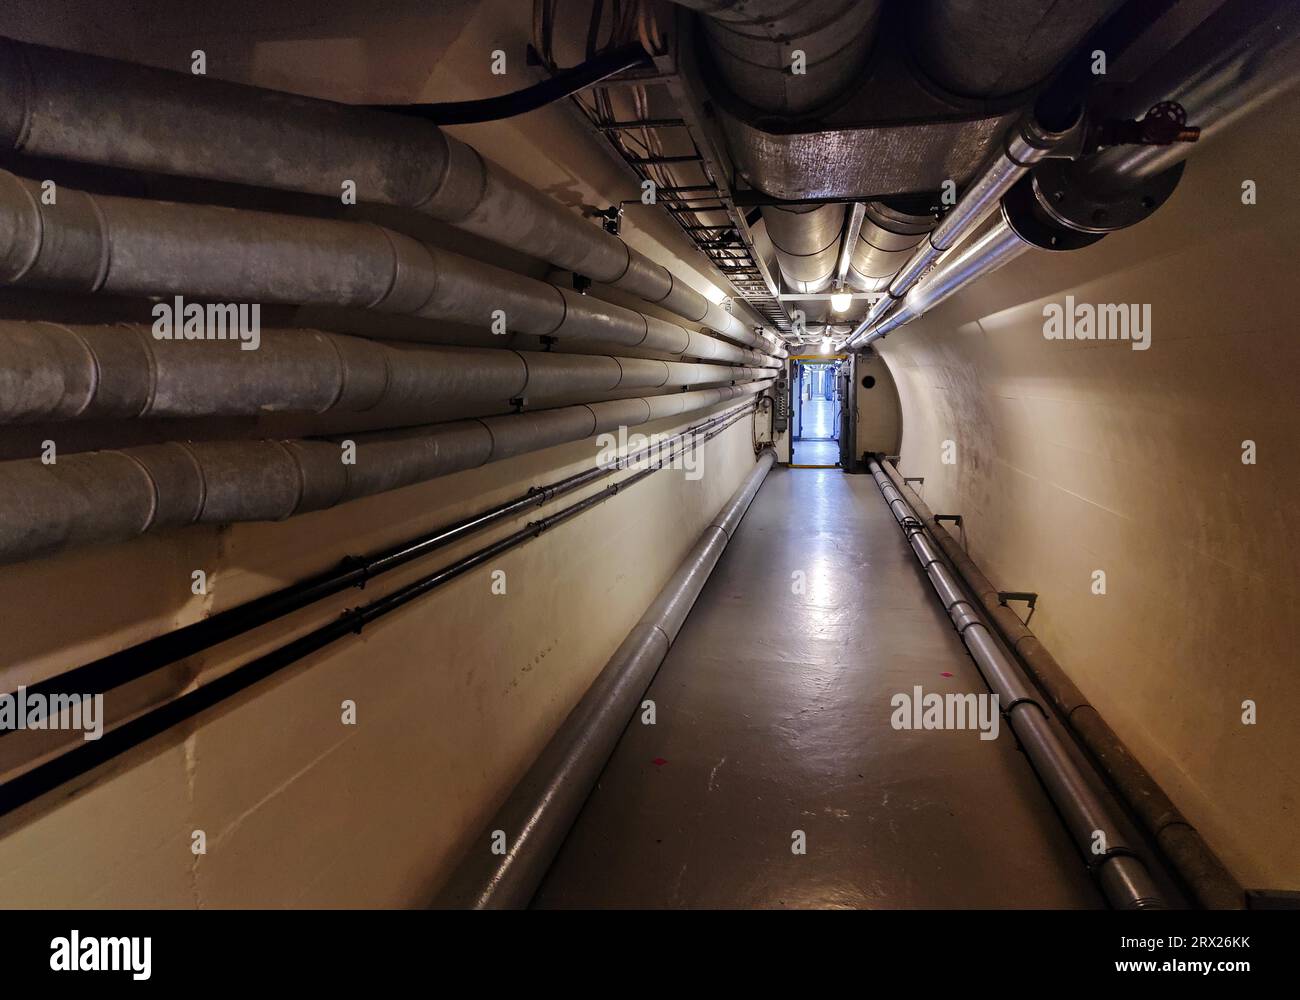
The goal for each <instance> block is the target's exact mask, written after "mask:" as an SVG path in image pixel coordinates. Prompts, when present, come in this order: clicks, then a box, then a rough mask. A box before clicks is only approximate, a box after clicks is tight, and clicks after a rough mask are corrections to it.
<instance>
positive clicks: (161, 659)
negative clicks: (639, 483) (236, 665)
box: [0, 402, 755, 739]
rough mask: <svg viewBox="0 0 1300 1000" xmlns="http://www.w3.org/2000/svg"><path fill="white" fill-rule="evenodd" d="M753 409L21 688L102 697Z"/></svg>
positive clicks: (745, 407)
mask: <svg viewBox="0 0 1300 1000" xmlns="http://www.w3.org/2000/svg"><path fill="white" fill-rule="evenodd" d="M754 406H755V404H754V403H753V402H745V403H743V404H741V405H740V406H737V407H733V408H732V409H729V410H724V411H723V412H722V413H719V414H718V415H717V416H714V417H710V418H709V419H707V420H703V421H701V422H699V423H698V424H693V425H692V426H690V427H688V428H686V429H685V430H683V431H681V432H679V433H677V434H674V435H673V436H672V437H670V438H667V439H665V440H664V441H662V442H660V443H658V444H655V445H647V446H646V447H644V448H640V449H637V450H636V451H633V452H629V453H628V454H626V455H624V456H623V457H622V458H620V459H619V461H618V463H617V465H616V466H611V467H608V468H606V467H602V466H600V465H594V466H592V467H591V468H590V469H586V470H584V471H583V472H576V473H574V474H573V475H571V476H566V477H565V478H563V479H560V480H557V481H555V482H551V483H545V484H542V485H540V486H533V487H531V488H530V489H529V490H528V491H527V492H526V493H522V494H520V495H519V496H516V497H513V498H512V499H510V500H506V501H504V502H502V503H499V504H496V505H495V506H493V507H489V508H488V509H486V510H483V511H480V512H478V513H477V514H471V515H470V516H469V517H465V518H462V519H460V520H459V521H454V522H452V523H451V524H446V525H443V526H441V527H439V528H435V529H433V530H432V531H428V532H425V533H423V534H421V535H418V536H416V537H414V538H408V539H406V540H405V541H403V542H400V543H399V544H397V545H394V546H390V547H389V548H386V549H383V550H381V551H379V552H374V553H371V554H369V555H365V556H348V557H347V558H345V559H344V560H343V561H342V562H341V563H340V565H338V566H337V567H335V568H334V569H331V570H326V571H325V572H323V573H318V574H316V575H315V576H312V577H309V578H308V579H306V580H301V581H299V582H298V583H294V584H290V585H289V586H287V587H281V588H280V589H279V590H273V591H271V592H270V593H268V594H264V595H262V596H261V597H257V598H254V599H253V600H251V601H245V602H244V603H243V604H239V605H236V606H235V607H233V608H227V609H226V610H225V611H219V612H217V613H216V614H213V615H209V616H208V617H206V618H201V619H200V620H198V621H196V622H192V623H190V624H189V625H184V626H181V627H180V628H176V629H172V630H171V631H169V632H164V633H162V634H161V635H157V636H154V637H153V638H152V639H145V640H144V641H142V642H138V643H136V644H135V645H133V646H128V647H127V648H126V649H122V650H118V651H117V652H115V653H109V654H108V655H107V656H102V657H100V658H99V659H98V660H92V661H91V662H89V663H85V664H82V665H81V666H79V667H74V668H73V669H71V670H65V671H63V672H62V673H59V674H55V675H54V676H52V677H48V678H46V679H44V680H40V681H35V682H33V683H31V684H28V685H27V692H28V694H31V695H42V696H47V697H48V696H50V695H54V694H58V693H61V692H66V691H78V692H81V693H83V694H103V693H105V692H107V691H111V690H113V689H114V688H117V687H121V686H122V685H123V684H127V683H129V682H130V681H133V680H138V679H139V678H141V677H143V676H145V675H146V674H149V673H152V672H153V671H155V670H157V669H159V668H160V667H165V666H167V665H168V664H171V663H175V662H176V661H178V660H182V659H184V658H186V657H189V656H193V655H195V654H196V653H200V652H203V651H204V650H207V649H211V648H212V647H213V646H216V645H219V644H220V643H223V642H226V641H228V640H230V639H233V638H235V637H236V636H240V635H244V634H245V633H247V632H251V631H252V630H253V629H255V628H260V627H261V626H263V625H266V624H268V623H269V622H272V621H275V620H276V619H278V618H283V617H284V616H285V615H288V614H292V613H293V612H295V611H300V610H302V609H303V608H305V607H308V606H310V605H312V604H315V603H317V602H319V601H322V600H324V599H325V598H327V597H331V596H332V595H334V594H338V593H342V592H343V591H345V590H348V589H349V588H351V587H363V586H365V585H366V584H367V583H369V582H370V581H371V580H374V579H377V578H379V577H381V576H383V575H384V574H385V573H389V572H391V571H392V570H395V569H397V568H398V567H401V566H405V565H406V564H407V563H410V562H414V561H415V560H417V559H422V558H424V557H425V556H427V555H430V554H431V553H433V552H437V551H439V550H441V549H444V548H446V547H447V546H449V545H454V544H455V543H457V542H460V541H463V540H464V539H466V538H469V537H471V536H473V535H476V534H478V533H479V532H482V531H486V530H487V529H488V528H490V527H492V526H494V525H497V524H500V523H501V522H503V521H507V520H509V519H510V518H512V517H516V516H518V515H519V514H522V513H524V512H525V511H528V510H531V509H533V508H540V507H544V506H546V505H547V504H549V503H551V502H552V501H553V500H555V499H557V498H559V497H562V496H566V495H567V494H569V493H572V492H574V491H575V490H579V489H582V488H583V487H584V486H589V485H590V484H591V483H594V482H596V481H598V480H600V479H603V478H606V477H609V476H611V475H613V474H614V473H615V472H616V471H619V470H622V469H625V468H628V467H630V466H634V465H637V464H639V463H640V462H642V461H644V460H645V459H646V458H647V457H648V456H650V455H652V454H663V453H673V452H674V451H675V449H676V448H677V447H678V446H679V445H681V444H683V443H684V442H686V441H687V439H688V438H693V437H694V436H695V435H697V434H705V435H707V437H706V438H705V440H708V439H709V438H711V437H713V436H716V435H715V434H714V433H713V432H714V431H717V432H718V433H721V432H722V431H723V430H725V429H726V428H728V427H730V426H731V425H732V424H733V423H735V422H736V421H737V420H740V419H742V418H743V417H744V416H745V415H746V414H748V413H751V412H752V411H753V409H754ZM12 732H17V730H13V729H0V739H3V738H4V736H5V735H6V734H7V733H12Z"/></svg>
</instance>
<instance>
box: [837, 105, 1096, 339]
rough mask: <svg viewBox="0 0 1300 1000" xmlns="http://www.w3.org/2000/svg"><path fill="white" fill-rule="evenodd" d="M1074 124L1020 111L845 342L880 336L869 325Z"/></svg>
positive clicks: (994, 206) (893, 306) (874, 324)
mask: <svg viewBox="0 0 1300 1000" xmlns="http://www.w3.org/2000/svg"><path fill="white" fill-rule="evenodd" d="M1076 121H1077V119H1076ZM1073 126H1074V123H1073V122H1072V123H1071V124H1070V125H1069V126H1067V127H1066V128H1062V129H1059V130H1049V129H1047V128H1045V127H1044V126H1043V125H1042V124H1041V123H1040V122H1039V120H1038V117H1037V115H1035V114H1034V113H1033V112H1032V111H1031V112H1028V113H1026V114H1025V115H1024V116H1022V117H1021V119H1020V120H1019V121H1018V122H1017V123H1016V124H1015V125H1014V126H1013V127H1012V128H1011V129H1010V130H1009V131H1008V132H1007V134H1006V135H1005V136H1004V137H1003V141H1002V143H1001V144H1000V145H999V146H998V148H997V149H995V150H994V151H993V152H992V153H991V154H990V156H989V157H988V159H987V160H986V161H985V165H984V166H983V167H982V168H981V169H980V171H979V173H978V174H977V175H976V178H975V180H974V181H973V182H972V183H971V185H970V186H969V187H968V188H967V189H966V190H965V192H963V194H962V196H961V198H959V199H958V200H957V204H956V205H954V206H953V208H952V211H950V212H949V213H948V214H947V215H945V216H944V217H943V219H942V221H940V222H939V224H938V225H937V226H935V227H934V228H933V229H931V230H930V232H929V234H928V235H927V237H926V238H925V239H924V240H922V241H921V244H920V246H918V247H917V249H916V250H915V251H913V253H912V255H911V256H910V257H909V258H908V259H907V262H906V263H904V264H903V266H902V267H901V268H900V269H899V270H898V273H897V274H895V275H894V278H893V280H892V281H890V282H889V285H888V286H887V287H886V289H885V291H886V292H887V293H888V294H887V295H884V296H881V298H879V299H877V300H876V301H875V302H874V303H873V304H872V306H871V308H870V309H869V310H868V311H867V315H866V317H865V318H864V319H863V320H862V322H861V323H859V324H858V325H857V326H856V327H855V328H854V330H853V332H852V333H851V334H850V335H849V339H848V341H847V343H846V345H845V346H846V347H849V348H858V347H864V346H866V345H867V344H869V343H870V342H871V341H872V340H876V339H879V336H883V334H879V335H876V334H875V333H874V332H873V335H872V336H868V335H867V334H868V331H874V330H875V328H876V327H877V326H878V324H879V323H880V321H881V319H882V318H883V317H885V316H886V315H888V314H889V313H890V312H891V311H893V310H894V309H896V308H897V307H898V303H899V302H900V301H901V300H902V299H903V298H904V296H906V295H907V294H908V292H910V291H911V290H912V289H913V288H914V287H915V286H916V284H917V282H918V281H920V280H921V278H922V277H923V276H924V275H926V274H927V273H928V272H929V271H930V270H931V269H932V268H933V267H934V266H935V265H936V264H937V263H939V262H940V261H941V260H942V259H943V258H944V256H945V255H946V254H947V253H948V251H949V250H951V249H952V248H953V247H954V246H956V245H957V244H958V243H960V242H961V241H962V240H964V239H965V238H966V237H967V236H969V235H970V234H971V233H973V232H974V231H975V230H976V228H978V227H979V225H980V223H981V222H983V221H984V220H985V219H987V218H988V217H989V215H991V214H992V213H993V212H994V211H995V210H996V209H997V207H998V204H999V202H1000V201H1001V200H1002V197H1003V195H1005V194H1006V193H1007V192H1008V191H1010V190H1011V188H1012V187H1014V186H1015V184H1016V183H1017V182H1018V181H1019V180H1020V179H1021V178H1022V177H1024V176H1025V175H1026V174H1027V173H1028V172H1029V169H1030V167H1032V166H1033V165H1034V164H1035V163H1037V162H1039V161H1040V160H1042V159H1043V158H1044V157H1045V156H1047V154H1048V153H1049V152H1050V151H1051V150H1052V149H1053V148H1054V147H1056V146H1057V145H1059V144H1060V143H1061V142H1062V141H1063V140H1064V139H1065V137H1066V136H1067V135H1068V134H1069V132H1070V129H1071V128H1073ZM896 325H897V324H896Z"/></svg>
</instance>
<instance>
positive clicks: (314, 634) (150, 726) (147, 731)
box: [0, 428, 770, 816]
mask: <svg viewBox="0 0 1300 1000" xmlns="http://www.w3.org/2000/svg"><path fill="white" fill-rule="evenodd" d="M717 433H721V431H720V430H718V429H717V428H715V429H714V431H711V432H710V435H714V434H717ZM679 451H680V450H679ZM676 454H677V453H674V454H670V455H668V456H665V457H664V458H663V459H661V460H660V461H659V462H658V463H656V464H652V465H650V466H648V467H647V468H645V469H641V470H640V471H638V472H635V473H633V474H632V475H630V476H627V477H625V478H624V479H621V480H619V481H618V482H616V483H611V484H610V485H609V486H606V487H605V488H604V489H603V490H601V491H599V492H597V493H593V494H592V495H591V496H588V497H585V498H583V499H582V500H579V501H577V502H576V503H573V504H570V505H569V506H568V507H564V508H563V509H561V510H558V511H556V512H555V513H554V514H551V515H549V516H548V517H545V518H542V519H541V520H538V521H533V522H531V523H530V524H528V525H527V526H526V527H524V528H521V529H520V530H518V531H516V532H513V533H512V534H509V535H507V536H505V537H504V538H501V539H499V540H497V541H495V542H492V543H491V544H489V545H486V546H484V547H483V548H481V549H478V550H476V551H475V552H472V553H470V554H469V555H466V556H464V557H462V558H460V559H457V560H456V561H455V562H452V563H450V564H449V565H447V566H444V567H442V568H441V569H438V570H435V571H434V572H433V573H430V574H427V575H425V576H423V577H421V578H419V579H418V580H414V581H412V582H411V583H408V584H406V585H404V586H402V587H399V588H398V589H397V590H394V591H393V592H392V593H390V594H386V595H385V596H383V597H380V598H377V599H376V600H374V601H371V602H370V603H369V604H364V605H362V606H361V607H358V608H353V609H351V610H349V611H345V612H344V613H343V614H342V615H340V616H339V617H338V618H336V619H334V620H332V621H330V622H328V623H326V624H325V625H322V626H320V627H319V628H316V629H313V630H312V631H310V632H308V633H306V634H305V635H302V636H300V637H298V638H297V639H294V640H292V641H291V642H288V643H286V644H285V645H283V646H279V647H277V648H276V649H273V650H271V651H270V652H268V653H265V654H263V655H261V656H258V657H257V658H256V659H253V660H250V661H249V662H248V663H245V664H243V665H241V666H239V667H236V668H235V669H234V670H232V671H230V672H228V673H225V674H222V675H221V676H220V677H217V678H214V679H212V680H210V681H205V682H202V683H201V684H200V685H199V686H198V687H196V688H194V689H193V690H191V691H188V692H186V693H185V694H183V695H180V696H179V697H177V698H174V699H172V700H171V701H168V702H165V703H164V704H162V705H159V706H157V707H155V708H151V709H149V710H148V711H146V712H144V713H143V714H141V715H138V716H136V717H134V718H132V719H130V720H128V721H127V722H124V723H122V724H120V725H117V726H114V727H113V728H111V729H109V730H108V731H106V732H105V733H104V734H103V735H102V736H101V737H100V738H99V739H96V740H84V741H81V742H79V743H78V744H77V745H76V746H75V748H74V749H71V750H68V751H66V752H65V753H62V754H59V755H58V756H56V757H53V758H51V759H49V760H46V761H43V762H41V763H39V764H37V765H36V766H34V767H32V768H30V769H28V770H26V771H23V772H22V773H20V774H18V775H16V776H14V777H12V778H10V779H9V780H7V781H5V782H4V783H3V784H0V816H5V815H7V814H9V813H11V812H13V811H14V810H16V809H19V808H21V807H23V806H25V805H27V804H29V803H31V802H32V801H34V800H35V799H37V798H39V797H40V796H42V795H45V794H46V793H48V792H51V791H53V790H54V789H56V788H58V787H59V786H61V785H64V784H66V783H67V782H69V781H72V780H74V779H76V778H79V777H81V776H83V775H85V774H87V773H88V772H90V771H91V770H93V769H94V768H96V767H99V766H100V765H102V764H105V763H107V762H108V761H110V760H113V759H114V758H116V757H118V756H120V755H121V754H123V753H125V752H126V751H128V750H131V749H133V748H135V747H137V746H139V745H140V744H142V743H144V742H146V741H147V740H150V739H152V738H154V737H155V736H158V735H160V734H162V733H164V732H166V731H167V730H168V729H170V728H171V727H173V726H175V725H178V724H179V723H181V722H184V721H186V720H187V719H192V718H194V717H195V716H197V715H199V714H200V713H201V712H204V711H206V710H207V709H210V708H212V707H214V706H216V705H218V704H220V703H222V702H224V701H226V700H227V699H229V698H231V697H233V696H234V695H236V694H238V693H239V692H241V691H244V690H246V689H247V688H249V687H251V686H252V685H254V684H256V683H258V682H259V681H262V680H265V679H266V678H267V677H270V676H272V675H273V674H275V673H276V672H278V671H280V670H282V669H283V668H284V667H287V666H289V665H290V664H292V663H296V662H297V661H298V660H301V659H302V658H303V657H305V656H307V655H308V654H310V653H313V652H315V651H317V650H319V649H323V648H324V647H326V646H328V645H330V644H331V643H333V642H336V641H338V640H339V639H343V638H345V637H347V636H349V635H359V634H360V633H361V631H362V629H364V628H365V627H366V626H367V625H370V624H372V623H373V622H376V621H378V620H379V619H380V618H383V617H384V616H386V615H388V614H391V613H392V612H393V611H396V610H397V609H398V608H401V607H404V606H406V605H407V604H409V603H411V602H412V601H414V600H417V599H418V598H420V597H423V596H424V595H425V594H428V593H430V592H431V591H433V590H435V589H437V588H438V587H441V586H443V585H444V584H446V583H449V582H451V581H452V580H454V579H456V578H457V577H460V576H462V575H464V574H465V573H467V572H469V571H470V570H472V569H475V568H476V567H478V566H482V565H484V564H486V563H489V562H490V561H491V560H493V559H495V558H497V557H498V556H500V555H501V554H502V553H505V552H508V551H510V550H511V549H514V548H517V547H518V546H520V545H523V544H525V543H527V542H529V541H531V540H532V539H534V538H536V537H538V536H539V535H541V534H542V533H543V532H546V531H549V530H550V529H551V528H553V527H555V526H556V525H559V524H562V523H564V522H565V521H568V520H571V519H572V518H574V517H577V516H578V515H579V514H582V513H584V512H585V511H588V510H590V509H591V508H592V507H595V506H597V505H598V504H601V503H604V502H605V501H606V500H609V499H610V498H612V497H614V496H616V495H618V494H619V493H620V492H622V491H623V490H625V489H627V488H628V487H630V486H632V485H634V484H636V483H638V482H640V481H641V480H643V479H645V478H646V477H648V476H650V475H653V474H654V473H655V472H657V471H659V469H661V468H663V467H665V466H667V465H669V464H671V462H672V460H673V459H674V458H675V457H676ZM769 464H770V462H769ZM747 482H748V480H747ZM714 523H715V524H716V523H717V521H715V522H714ZM732 530H734V526H733V528H732Z"/></svg>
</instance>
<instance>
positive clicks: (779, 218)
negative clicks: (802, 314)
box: [763, 204, 844, 293]
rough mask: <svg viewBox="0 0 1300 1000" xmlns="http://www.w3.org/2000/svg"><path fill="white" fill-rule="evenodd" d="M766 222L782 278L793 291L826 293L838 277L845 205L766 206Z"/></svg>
mask: <svg viewBox="0 0 1300 1000" xmlns="http://www.w3.org/2000/svg"><path fill="white" fill-rule="evenodd" d="M763 220H764V222H766V224H767V236H768V239H769V240H771V242H772V247H773V249H774V250H775V251H776V260H777V264H778V266H779V267H780V268H781V276H782V277H783V278H784V279H785V283H786V284H787V285H788V286H789V287H790V288H791V289H793V290H794V291H798V292H805V293H814V292H820V291H823V290H824V289H825V288H826V287H827V286H828V285H830V283H831V279H832V278H833V277H834V276H835V264H836V262H837V260H838V258H839V252H840V234H841V232H842V231H843V229H844V206H843V205H840V204H832V205H796V206H784V207H779V206H775V205H769V206H766V207H765V208H764V209H763Z"/></svg>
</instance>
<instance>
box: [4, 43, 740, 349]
mask: <svg viewBox="0 0 1300 1000" xmlns="http://www.w3.org/2000/svg"><path fill="white" fill-rule="evenodd" d="M0 94H3V95H4V99H3V100H0V148H2V149H8V150H12V151H13V152H17V153H25V154H28V155H31V156H48V157H53V158H55V159H62V160H75V161H78V162H83V163H96V164H100V165H103V166H111V167H124V168H127V169H132V170H150V171H156V172H158V173H164V174H175V175H179V176H182V177H200V178H204V179H207V180H216V181H229V182H234V183H237V184H249V185H253V186H256V187H266V188H275V189H279V190H287V191H301V192H304V193H307V194H315V195H323V196H325V197H329V198H338V197H339V195H340V192H341V191H342V190H343V186H344V184H345V183H346V182H349V181H350V182H352V183H354V184H355V185H356V192H357V197H358V198H359V199H361V200H362V201H367V202H374V203H377V204H383V205H397V206H401V207H404V208H411V209H414V210H416V211H419V212H424V213H426V214H428V215H431V216H433V217H434V218H437V219H441V220H443V221H444V222H448V223H450V224H451V225H453V226H456V227H457V228H458V229H463V230H465V231H466V232H471V233H474V234H475V235H478V236H482V237H484V238H486V239H489V240H492V241H494V242H496V243H500V244H503V245H506V246H510V247H513V248H515V249H517V250H520V251H523V252H524V253H527V254H530V255H532V256H534V257H538V258H540V259H542V260H546V261H549V262H551V263H552V264H555V265H556V266H558V267H564V268H568V269H570V270H573V271H577V272H578V273H579V274H584V275H587V276H588V277H590V278H592V279H594V280H596V281H603V282H606V283H608V284H611V285H614V286H615V287H617V288H622V289H625V290H626V291H628V292H630V293H632V294H633V295H637V296H639V297H640V298H643V299H645V300H646V301H647V302H654V303H657V304H658V305H660V306H661V307H663V308H664V309H667V310H669V311H671V312H673V313H676V314H677V315H679V316H683V317H685V318H687V319H689V320H691V321H693V322H696V323H700V324H702V325H705V326H708V327H709V328H711V329H715V330H718V331H720V332H722V333H724V334H726V335H728V336H731V335H732V334H733V333H735V334H740V335H743V334H745V333H747V332H748V331H747V330H746V328H745V324H744V323H742V322H741V321H740V320H739V319H737V318H735V317H734V316H732V315H731V314H730V313H728V312H727V311H726V310H725V309H722V308H721V307H720V306H718V305H716V304H714V303H712V302H710V301H709V300H708V299H707V298H705V297H704V296H703V295H701V294H700V293H699V292H697V291H695V289H693V288H691V287H690V286H689V285H687V284H686V283H685V282H683V281H682V280H681V279H679V278H677V277H675V276H674V275H673V274H672V272H670V271H669V270H668V269H667V268H665V267H663V266H661V265H659V264H656V263H655V262H654V261H652V260H650V258H648V257H646V256H645V255H644V254H642V253H641V252H639V251H637V250H634V249H632V248H631V247H629V246H628V245H627V244H626V243H625V242H624V241H623V240H622V239H621V238H619V237H618V236H615V235H613V234H612V233H608V232H606V231H605V230H604V229H602V228H601V227H599V226H597V225H594V224H592V223H591V222H589V221H586V220H584V219H583V218H581V217H580V216H578V215H577V214H575V213H574V212H572V211H571V210H569V209H568V208H566V207H564V206H562V205H560V204H559V203H558V202H556V201H555V200H554V199H552V198H550V197H548V196H547V195H545V194H542V193H541V192H539V191H537V190H536V189H534V188H532V187H530V186H529V185H527V184H525V183H523V182H522V181H520V180H518V179H517V178H515V177H514V176H512V175H511V174H508V173H506V172H505V171H503V170H502V169H501V168H500V167H498V166H496V165H495V164H492V163H488V162H487V161H485V160H484V159H483V158H482V157H481V156H479V154H478V153H477V152H476V151H475V150H474V149H473V148H472V147H470V146H467V145H465V144H464V143H462V142H460V141H458V140H456V139H453V138H451V137H449V136H447V135H445V134H444V133H443V132H442V130H441V129H439V128H438V127H437V126H436V125H432V124H430V123H429V122H425V121H420V120H419V119H416V118H411V117H407V116H403V115H397V114H390V113H387V112H382V111H374V110H369V109H362V108H353V107H348V106H347V105H343V104H336V103H333V102H331V101H320V100H315V99H312V98H307V97H298V96H296V95H292V94H284V93H280V92H277V91H272V90H263V89H261V88H258V87H247V86H243V85H240V84H233V83H225V82H223V81H219V80H213V79H209V78H208V77H206V76H194V75H191V74H186V73H174V72H171V71H169V70H159V69H153V68H150V67H146V66H136V65H133V64H131V63H125V62H119V61H117V60H114V59H102V58H99V57H97V56H88V55H81V54H79V53H74V52H65V51H63V50H60V49H51V48H46V47H45V46H41V45H31V44H27V43H22V42H16V41H11V40H9V39H0ZM232 149H237V150H239V155H237V156H232V155H231V153H230V151H231V150H232ZM60 197H62V192H60Z"/></svg>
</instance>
